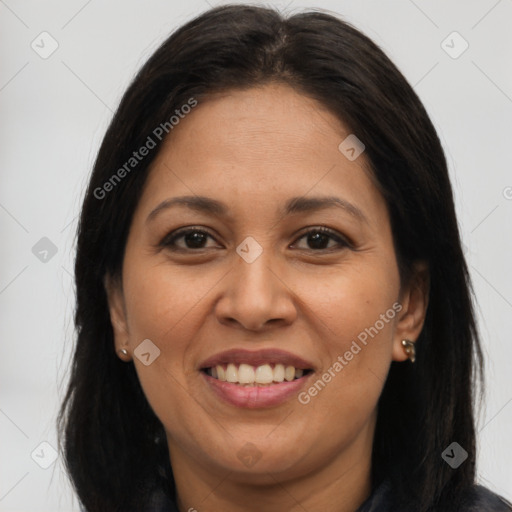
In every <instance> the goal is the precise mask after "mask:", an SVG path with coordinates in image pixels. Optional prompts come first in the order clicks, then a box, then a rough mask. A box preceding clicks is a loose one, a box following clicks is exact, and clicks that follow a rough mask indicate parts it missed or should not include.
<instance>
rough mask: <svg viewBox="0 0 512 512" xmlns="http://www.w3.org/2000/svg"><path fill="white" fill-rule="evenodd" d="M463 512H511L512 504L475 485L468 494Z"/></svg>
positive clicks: (485, 488)
mask: <svg viewBox="0 0 512 512" xmlns="http://www.w3.org/2000/svg"><path fill="white" fill-rule="evenodd" d="M462 510H463V512H511V511H512V504H511V503H509V502H508V501H507V500H506V499H505V498H502V497H501V496H499V495H498V494H495V493H494V492H492V491H491V490H489V489H487V487H483V486H481V485H475V486H474V487H473V489H472V490H471V491H470V492H469V493H468V497H467V500H466V502H465V503H464V507H463V508H462Z"/></svg>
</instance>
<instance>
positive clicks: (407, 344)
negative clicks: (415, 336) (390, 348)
mask: <svg viewBox="0 0 512 512" xmlns="http://www.w3.org/2000/svg"><path fill="white" fill-rule="evenodd" d="M402 346H403V347H404V352H405V353H406V354H407V355H408V357H409V359H410V360H411V363H414V361H416V346H415V344H414V341H410V340H402Z"/></svg>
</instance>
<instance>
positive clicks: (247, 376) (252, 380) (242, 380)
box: [201, 363, 312, 387]
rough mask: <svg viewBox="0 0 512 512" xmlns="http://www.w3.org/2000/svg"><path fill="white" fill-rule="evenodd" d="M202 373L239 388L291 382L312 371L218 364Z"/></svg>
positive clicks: (269, 365)
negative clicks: (237, 385)
mask: <svg viewBox="0 0 512 512" xmlns="http://www.w3.org/2000/svg"><path fill="white" fill-rule="evenodd" d="M201 371H202V372H204V373H206V374H207V375H209V376H210V377H213V378H214V379H217V380H219V381H222V382H229V383H232V384H239V385H240V386H247V387H248V386H271V385H274V384H279V383H281V382H291V381H293V380H297V379H300V378H302V377H304V376H306V375H308V374H309V373H311V372H312V370H309V369H299V368H295V366H291V365H283V364H280V363H278V364H263V365H260V366H253V365H250V364H245V363H241V364H233V363H229V364H218V365H215V366H212V367H209V368H203V369H202V370H201Z"/></svg>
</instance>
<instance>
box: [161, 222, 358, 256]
mask: <svg viewBox="0 0 512 512" xmlns="http://www.w3.org/2000/svg"><path fill="white" fill-rule="evenodd" d="M196 232H198V233H203V234H205V235H207V236H209V237H210V238H212V239H214V240H215V241H216V237H215V235H213V234H212V233H211V232H210V231H209V230H208V229H206V228H204V227H201V226H184V227H182V228H178V229H176V230H174V231H172V232H171V233H168V234H167V235H165V236H164V238H163V239H162V241H161V242H160V243H159V244H158V245H159V247H164V248H171V249H170V250H172V251H176V252H179V251H186V252H200V251H201V250H204V249H208V248H207V247H206V248H204V247H203V248H198V249H188V248H182V247H174V248H172V244H173V243H174V242H175V241H176V240H177V239H179V238H181V237H183V236H185V235H187V234H189V233H196ZM310 233H321V234H323V235H326V236H328V237H330V238H331V239H332V240H334V241H335V242H336V243H338V246H339V247H338V249H340V248H343V247H348V248H354V244H353V242H352V241H351V240H350V239H349V238H348V237H346V236H344V235H342V234H341V233H339V232H338V231H335V230H333V229H331V228H328V227H326V226H322V225H316V226H308V227H306V228H304V229H303V230H302V231H301V232H299V233H298V234H297V235H295V240H294V242H292V244H291V246H293V245H294V244H296V243H297V242H298V241H299V240H301V239H302V238H304V237H305V236H307V235H308V234H310ZM340 246H341V247H340ZM333 249H335V250H336V249H337V248H336V247H334V248H333V247H331V248H327V249H298V250H308V251H310V252H318V253H320V252H326V251H332V250H333Z"/></svg>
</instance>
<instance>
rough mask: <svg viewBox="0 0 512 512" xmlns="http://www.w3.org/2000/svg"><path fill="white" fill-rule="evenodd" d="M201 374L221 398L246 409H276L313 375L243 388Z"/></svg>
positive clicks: (297, 391) (294, 394) (295, 394)
mask: <svg viewBox="0 0 512 512" xmlns="http://www.w3.org/2000/svg"><path fill="white" fill-rule="evenodd" d="M201 374H202V376H203V377H204V379H205V381H206V383H207V384H208V386H209V387H210V388H211V389H212V390H213V392H214V393H215V394H216V395H217V396H218V397H219V398H221V399H222V400H224V401H225V402H227V403H229V404H231V405H234V406H235V407H244V408H246V409H260V408H263V407H275V406H277V405H281V404H283V403H284V402H286V401H287V400H289V399H290V398H291V397H292V396H297V394H298V393H299V391H300V389H301V388H302V387H303V386H304V385H305V383H306V381H307V380H308V378H309V377H310V376H311V375H312V374H311V373H310V374H308V375H305V376H304V377H301V378H300V379H295V380H292V381H291V382H279V383H275V384H271V385H268V386H242V385H240V384H233V383H231V382H226V381H222V380H219V379H215V378H214V377H210V375H208V374H206V373H204V372H201Z"/></svg>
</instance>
